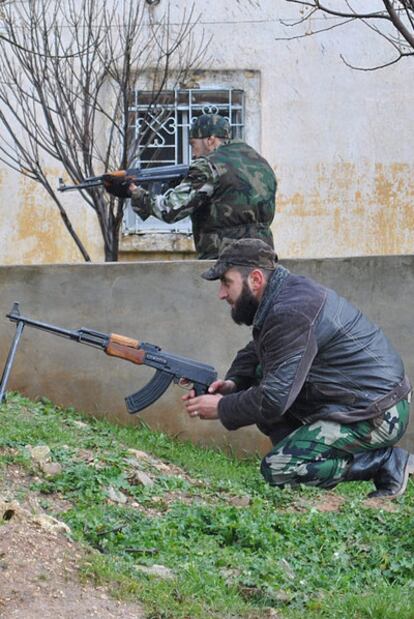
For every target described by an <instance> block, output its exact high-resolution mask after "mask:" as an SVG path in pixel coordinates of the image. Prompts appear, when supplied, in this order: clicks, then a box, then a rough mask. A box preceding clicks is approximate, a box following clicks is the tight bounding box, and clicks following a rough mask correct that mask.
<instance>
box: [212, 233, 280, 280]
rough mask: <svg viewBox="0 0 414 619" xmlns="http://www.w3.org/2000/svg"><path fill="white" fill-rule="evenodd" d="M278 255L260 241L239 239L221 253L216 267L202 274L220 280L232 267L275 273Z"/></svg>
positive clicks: (229, 244)
mask: <svg viewBox="0 0 414 619" xmlns="http://www.w3.org/2000/svg"><path fill="white" fill-rule="evenodd" d="M276 263H277V255H276V254H275V252H274V251H273V249H272V248H271V247H270V245H268V244H267V243H265V242H264V241H262V240H260V239H239V240H238V241H233V242H231V243H228V244H226V245H225V246H224V247H223V248H222V249H221V251H220V253H219V257H218V259H217V262H216V264H215V265H213V266H212V267H210V268H209V269H208V270H207V271H204V273H202V274H201V277H203V278H204V279H208V280H214V279H220V277H222V275H224V273H225V272H226V271H228V270H229V269H231V268H232V267H237V266H241V267H252V268H259V269H267V270H269V271H274V270H275V269H276Z"/></svg>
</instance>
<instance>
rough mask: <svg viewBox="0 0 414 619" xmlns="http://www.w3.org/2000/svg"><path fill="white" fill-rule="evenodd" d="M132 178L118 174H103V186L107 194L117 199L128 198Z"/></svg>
mask: <svg viewBox="0 0 414 619" xmlns="http://www.w3.org/2000/svg"><path fill="white" fill-rule="evenodd" d="M133 180H134V179H133V177H132V176H126V175H125V174H124V175H123V176H121V175H118V174H104V175H103V184H104V187H105V189H106V191H107V192H108V193H110V194H111V195H112V196H116V197H117V198H130V197H131V190H130V185H131V183H132V182H133Z"/></svg>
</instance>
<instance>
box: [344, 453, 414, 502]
mask: <svg viewBox="0 0 414 619" xmlns="http://www.w3.org/2000/svg"><path fill="white" fill-rule="evenodd" d="M410 473H414V456H412V455H410V454H409V453H408V452H407V451H405V449H401V448H400V447H385V448H383V449H375V450H374V451H364V452H363V453H360V454H356V455H355V456H354V458H353V460H352V462H351V465H350V467H349V469H348V471H347V472H346V476H345V479H344V481H369V480H370V479H372V480H373V481H374V484H375V487H376V488H377V489H376V490H375V491H374V492H371V494H369V495H368V496H369V497H377V498H384V497H385V498H390V499H393V498H396V497H398V496H401V495H402V494H404V492H405V489H406V487H407V481H408V476H409V474H410Z"/></svg>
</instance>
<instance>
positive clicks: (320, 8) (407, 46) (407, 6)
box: [277, 0, 414, 71]
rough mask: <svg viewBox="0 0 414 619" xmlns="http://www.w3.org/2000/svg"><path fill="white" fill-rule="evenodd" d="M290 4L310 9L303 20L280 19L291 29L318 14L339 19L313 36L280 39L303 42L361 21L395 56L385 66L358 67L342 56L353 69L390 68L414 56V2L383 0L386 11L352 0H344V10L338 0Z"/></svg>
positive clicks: (296, 0)
mask: <svg viewBox="0 0 414 619" xmlns="http://www.w3.org/2000/svg"><path fill="white" fill-rule="evenodd" d="M284 1H285V2H287V3H289V4H297V5H299V6H302V7H304V8H305V9H307V13H305V14H304V15H302V16H301V17H300V18H299V19H297V20H295V21H293V22H291V21H290V22H286V21H283V20H280V21H281V23H282V25H284V26H286V27H290V28H295V27H298V26H301V25H303V24H304V23H305V22H307V21H308V20H310V19H311V18H314V17H318V15H327V16H329V17H331V18H332V19H336V20H337V21H334V23H331V24H329V25H327V26H324V27H320V28H317V29H315V30H314V31H312V32H310V33H306V34H304V33H298V34H296V35H295V34H294V35H292V36H290V37H279V38H278V39H277V40H292V39H301V38H305V37H309V36H313V35H317V34H320V33H323V32H326V31H328V30H332V29H334V28H340V27H345V26H347V25H348V24H349V22H355V21H360V22H361V23H364V24H365V25H366V26H368V27H369V28H371V30H372V31H374V32H375V33H376V34H377V35H379V36H381V37H382V38H383V39H384V40H385V41H386V43H387V44H388V45H390V46H391V47H392V48H393V50H394V52H395V56H394V55H393V57H392V58H391V59H390V60H388V61H386V62H382V63H378V64H376V65H375V66H373V67H362V66H356V64H355V63H352V62H350V61H349V60H347V59H345V58H344V56H343V55H342V54H341V56H340V57H341V59H342V60H343V62H344V63H345V64H346V65H347V66H349V67H351V68H353V69H357V70H360V71H374V70H376V69H382V68H384V67H389V66H391V65H393V64H395V63H397V62H399V61H400V60H401V59H402V58H407V57H408V56H413V55H414V2H413V0H379V2H380V3H381V4H382V5H383V9H379V10H375V11H371V12H364V11H363V9H362V8H361V4H363V3H360V2H358V3H357V6H358V8H354V3H353V2H352V0H343V7H344V10H342V8H341V7H338V0H335V2H334V3H333V5H330V4H328V3H327V2H326V1H324V2H321V1H320V0H284Z"/></svg>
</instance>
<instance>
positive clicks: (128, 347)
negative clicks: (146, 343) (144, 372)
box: [105, 333, 145, 365]
mask: <svg viewBox="0 0 414 619" xmlns="http://www.w3.org/2000/svg"><path fill="white" fill-rule="evenodd" d="M105 352H106V354H107V355H110V356H111V357H119V358H120V359H126V360H127V361H131V362H132V363H136V364H137V365H143V363H144V359H145V351H144V350H142V349H141V348H140V345H139V341H138V340H134V339H132V338H130V337H126V336H124V335H118V334H117V333H111V335H110V336H109V344H108V346H107V347H106V348H105Z"/></svg>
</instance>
